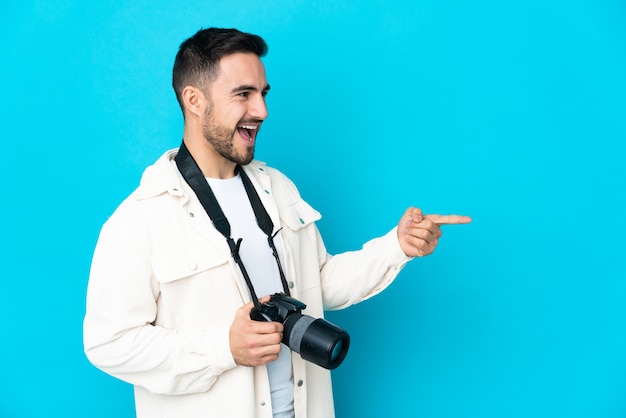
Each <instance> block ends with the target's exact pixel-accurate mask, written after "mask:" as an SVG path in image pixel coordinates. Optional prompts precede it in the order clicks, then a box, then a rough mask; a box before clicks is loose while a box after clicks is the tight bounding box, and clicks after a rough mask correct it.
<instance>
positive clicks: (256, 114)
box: [202, 53, 270, 165]
mask: <svg viewBox="0 0 626 418" xmlns="http://www.w3.org/2000/svg"><path fill="white" fill-rule="evenodd" d="M269 88H270V87H269V85H268V84H267V80H266V78H265V67H264V66H263V63H262V62H261V60H260V58H259V57H258V56H256V55H255V54H252V53H235V54H231V55H227V56H225V57H223V58H222V59H221V60H220V70H219V75H218V77H217V79H216V80H215V81H213V82H212V83H210V85H209V87H208V96H207V98H208V101H209V106H208V107H207V111H206V115H205V118H204V121H203V127H202V128H203V135H204V137H205V139H206V140H207V141H208V142H209V143H210V144H211V145H212V146H213V148H214V149H215V150H216V151H217V153H218V154H219V155H221V156H222V157H223V158H225V159H227V160H229V161H233V162H235V163H237V164H241V165H245V164H248V163H249V162H250V161H252V159H253V158H254V145H255V142H256V136H257V134H258V132H259V129H260V128H261V123H262V122H263V120H265V118H266V117H267V106H266V105H265V95H266V94H267V92H268V91H269Z"/></svg>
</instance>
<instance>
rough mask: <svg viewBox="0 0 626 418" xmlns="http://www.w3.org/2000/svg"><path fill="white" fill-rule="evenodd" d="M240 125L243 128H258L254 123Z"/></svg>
mask: <svg viewBox="0 0 626 418" xmlns="http://www.w3.org/2000/svg"><path fill="white" fill-rule="evenodd" d="M239 127H240V128H243V129H252V130H254V129H256V128H257V126H252V125H240V126H239Z"/></svg>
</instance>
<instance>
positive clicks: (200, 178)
mask: <svg viewBox="0 0 626 418" xmlns="http://www.w3.org/2000/svg"><path fill="white" fill-rule="evenodd" d="M174 160H175V161H176V165H177V166H178V170H179V171H180V173H181V174H182V176H183V178H184V179H185V181H186V182H187V184H189V187H191V189H192V190H193V191H194V193H195V194H196V196H197V197H198V200H200V203H201V204H202V207H203V208H204V210H205V211H206V213H207V215H209V218H211V221H212V222H213V225H214V226H215V229H217V230H218V231H219V232H220V233H221V234H222V235H223V236H224V238H226V242H228V247H229V248H230V254H231V256H232V257H233V260H234V261H235V263H237V265H238V266H239V268H240V269H241V273H242V274H243V277H244V279H245V281H246V285H247V286H248V289H249V290H250V296H251V297H252V302H253V303H254V306H255V307H259V306H260V304H259V299H258V297H257V295H256V293H255V292H254V287H253V286H252V281H251V280H250V276H249V275H248V272H247V271H246V267H245V266H244V264H243V261H242V260H241V256H240V255H239V248H240V246H241V242H242V241H243V239H242V238H239V239H238V240H237V242H235V240H233V238H232V237H231V235H230V223H229V222H228V219H226V215H224V211H223V210H222V208H221V207H220V204H219V202H218V201H217V198H216V197H215V194H214V193H213V190H211V186H209V183H208V182H207V181H206V178H205V177H204V175H203V174H202V171H201V170H200V167H198V164H197V163H196V161H195V160H194V158H193V157H192V155H191V154H190V153H189V150H188V149H187V146H185V143H184V142H183V143H182V144H181V146H180V148H179V150H178V154H177V155H176V157H175V158H174ZM235 172H236V173H239V176H240V177H241V181H242V183H243V187H244V189H245V190H246V194H247V195H248V200H249V201H250V204H251V205H252V210H253V211H254V216H255V218H256V223H257V225H258V226H259V228H260V229H261V231H263V232H264V233H265V235H267V243H268V245H269V246H270V248H271V250H272V255H273V256H274V258H275V259H276V264H277V265H278V273H279V275H280V280H281V282H282V285H283V289H284V291H285V294H286V295H289V286H287V279H286V278H285V273H284V272H283V268H282V265H281V264H280V258H279V256H278V251H277V250H276V245H275V243H274V237H275V236H276V235H277V234H278V232H279V231H280V229H279V230H278V231H276V232H275V233H274V223H273V222H272V219H271V218H270V215H269V214H268V213H267V210H266V209H265V207H264V206H263V203H262V202H261V198H260V197H259V195H258V193H257V192H256V189H255V188H254V186H253V185H252V182H251V181H250V178H249V177H248V175H247V174H246V172H245V171H244V170H243V168H241V167H240V166H239V165H238V166H237V167H236V169H235Z"/></svg>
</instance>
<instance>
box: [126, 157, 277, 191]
mask: <svg viewBox="0 0 626 418" xmlns="http://www.w3.org/2000/svg"><path fill="white" fill-rule="evenodd" d="M177 153H178V148H174V149H171V150H168V151H166V152H165V153H164V154H163V155H162V156H161V157H160V158H159V159H158V160H157V161H156V162H155V163H154V164H152V165H151V166H149V167H148V168H146V170H145V171H144V172H143V175H142V176H141V182H140V183H139V188H138V190H137V199H138V200H144V199H151V198H153V197H157V196H160V195H162V194H164V193H169V194H171V195H172V196H178V197H182V196H184V194H185V193H184V189H185V186H186V184H185V179H184V178H183V176H182V175H181V174H180V172H179V171H178V167H176V162H175V161H174V158H175V157H176V154H177ZM243 169H244V170H246V173H247V174H248V176H249V177H250V178H251V180H252V182H253V184H255V186H256V187H257V190H258V189H259V188H261V189H262V190H265V191H266V193H267V190H268V189H269V187H270V183H269V175H268V173H267V170H266V164H265V163H264V162H261V161H257V160H254V161H252V162H251V163H250V164H248V165H246V166H245V167H243ZM259 194H261V193H259ZM264 197H265V196H262V200H265V199H263V198H264ZM264 203H265V201H264Z"/></svg>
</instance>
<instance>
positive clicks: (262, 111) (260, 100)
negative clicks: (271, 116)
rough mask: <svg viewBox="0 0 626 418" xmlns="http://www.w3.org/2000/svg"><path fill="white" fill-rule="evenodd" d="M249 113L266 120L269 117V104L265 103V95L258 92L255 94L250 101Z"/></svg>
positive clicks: (255, 117) (253, 116) (251, 115)
mask: <svg viewBox="0 0 626 418" xmlns="http://www.w3.org/2000/svg"><path fill="white" fill-rule="evenodd" d="M248 113H249V114H250V117H252V118H254V119H258V120H265V118H267V114H268V113H267V104H266V103H265V96H264V95H262V94H257V95H255V96H254V99H253V100H251V101H250V107H249V108H248Z"/></svg>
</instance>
